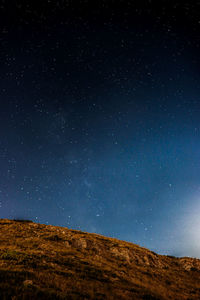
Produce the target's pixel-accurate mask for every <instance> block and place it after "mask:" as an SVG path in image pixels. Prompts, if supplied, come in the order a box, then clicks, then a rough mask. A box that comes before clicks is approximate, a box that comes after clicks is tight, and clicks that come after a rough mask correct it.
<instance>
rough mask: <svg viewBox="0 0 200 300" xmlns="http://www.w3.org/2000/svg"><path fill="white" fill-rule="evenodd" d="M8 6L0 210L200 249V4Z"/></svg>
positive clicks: (183, 251)
mask: <svg viewBox="0 0 200 300" xmlns="http://www.w3.org/2000/svg"><path fill="white" fill-rule="evenodd" d="M94 2H95V1H93V2H92V1H78V2H77V3H76V4H72V2H71V1H65V2H63V1H56V3H55V2H54V1H52V2H51V1H43V2H42V4H41V5H40V6H38V5H37V4H34V3H33V4H31V3H30V2H29V1H20V0H19V1H16V3H15V4H14V5H13V6H12V7H9V4H6V3H4V4H2V6H1V21H0V25H1V32H0V42H1V47H0V49H1V53H0V79H1V80H0V101H1V102H0V103H1V109H0V165H1V168H0V217H1V218H25V219H31V220H33V221H36V222H40V223H45V224H52V225H60V226H67V227H69V228H74V229H81V230H83V231H89V232H96V233H100V234H103V235H106V236H112V237H116V238H119V239H123V240H127V241H131V242H133V243H137V244H140V245H142V246H145V247H148V248H150V249H152V250H154V251H156V252H158V253H164V254H172V255H182V256H186V255H190V256H198V257H200V254H199V253H200V221H199V211H200V200H199V199H200V150H199V149H200V101H199V96H200V77H199V75H200V73H199V70H200V56H199V50H200V49H199V46H200V44H199V42H200V13H199V14H198V12H199V11H200V7H199V5H198V3H196V4H195V5H193V4H192V3H191V2H189V1H180V2H178V1H173V3H171V4H170V3H167V2H168V1H164V0H163V1H160V3H159V4H158V3H156V1H144V2H143V3H141V1H138V3H137V1H134V4H133V3H132V1H111V2H109V1H101V2H98V1H97V2H95V3H94Z"/></svg>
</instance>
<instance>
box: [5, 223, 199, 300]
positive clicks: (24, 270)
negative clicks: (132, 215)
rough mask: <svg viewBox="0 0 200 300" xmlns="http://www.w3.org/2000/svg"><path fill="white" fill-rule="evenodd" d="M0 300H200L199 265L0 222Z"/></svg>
mask: <svg viewBox="0 0 200 300" xmlns="http://www.w3.org/2000/svg"><path fill="white" fill-rule="evenodd" d="M0 295H1V299H5V300H7V299H12V300H16V299H20V300H21V299H22V300H24V299H109V300H112V299H113V300H114V299H149V300H150V299H152V300H153V299H154V300H156V299H173V300H175V299H177V300H180V299H188V300H189V299H200V260H198V259H192V258H176V257H170V256H161V255H157V254H156V253H154V252H151V251H149V250H148V249H145V248H142V247H139V246H137V245H134V244H131V243H128V242H124V241H119V240H116V239H112V238H106V237H104V236H100V235H97V234H89V233H86V232H82V231H76V230H69V229H67V228H62V227H56V226H50V225H49V226H47V225H42V224H36V223H33V222H30V221H28V220H23V221H20V220H13V221H11V220H5V219H2V220H0Z"/></svg>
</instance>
